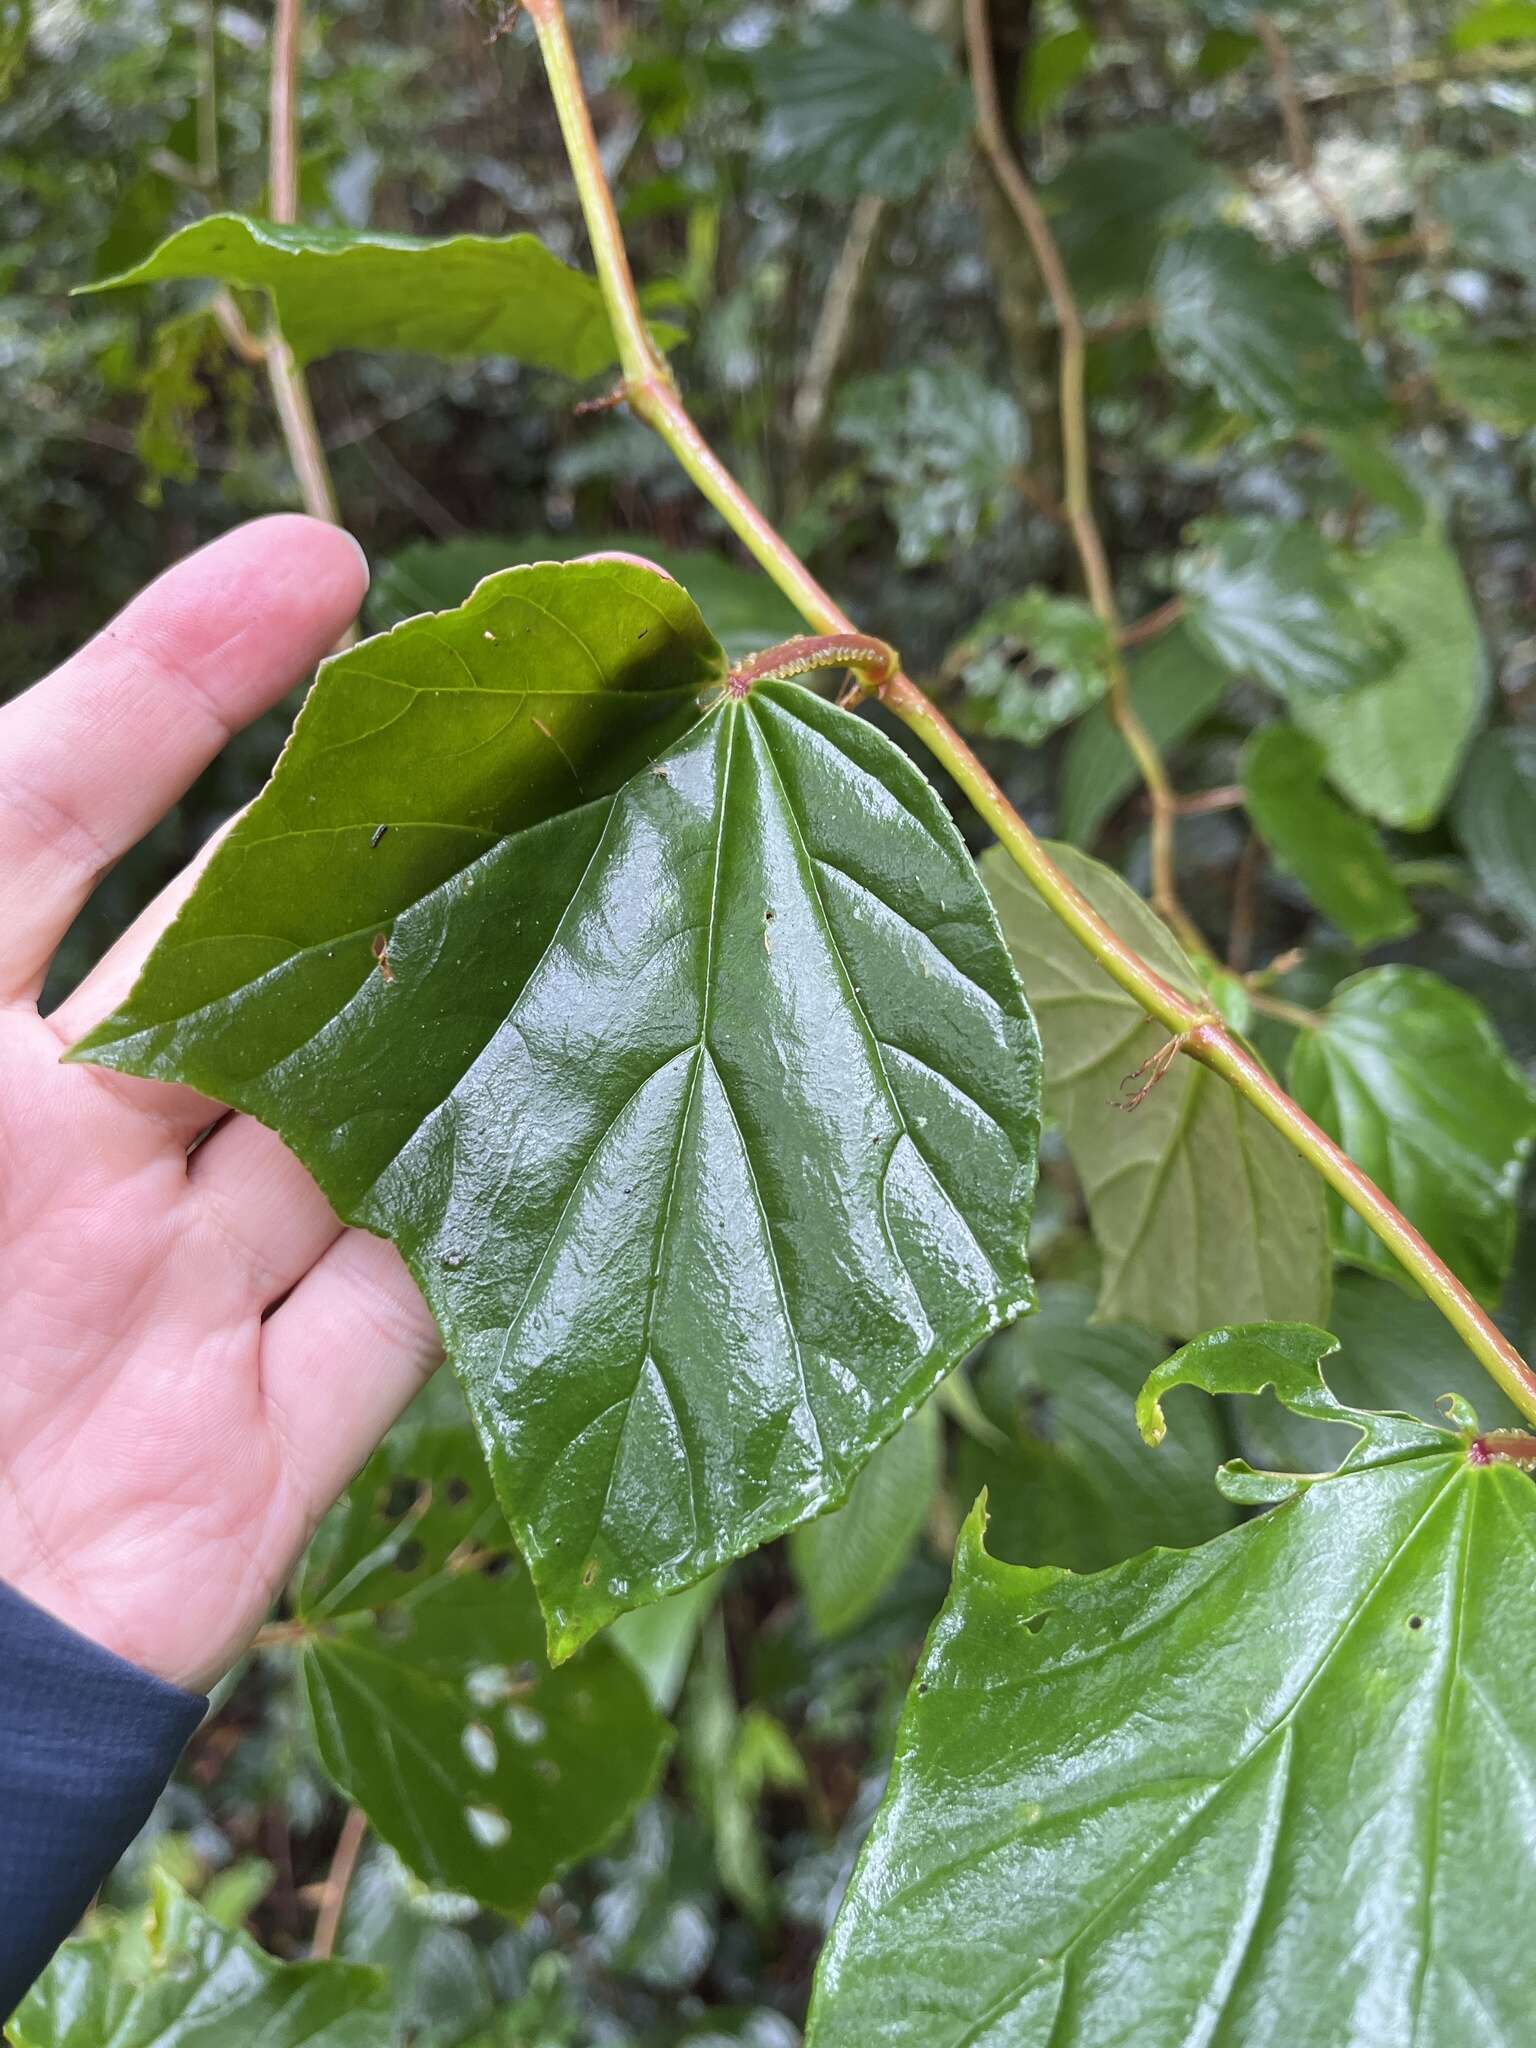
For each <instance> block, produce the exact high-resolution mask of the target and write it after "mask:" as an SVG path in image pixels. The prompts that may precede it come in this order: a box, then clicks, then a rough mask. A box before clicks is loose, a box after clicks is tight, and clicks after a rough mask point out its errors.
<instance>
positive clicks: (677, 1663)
mask: <svg viewBox="0 0 1536 2048" xmlns="http://www.w3.org/2000/svg"><path fill="white" fill-rule="evenodd" d="M877 1455H878V1453H877ZM854 1484H855V1485H857V1484H858V1481H857V1480H855V1482H854ZM723 1585H724V1580H723V1576H722V1574H720V1573H719V1572H716V1573H714V1574H713V1575H712V1576H711V1577H710V1578H707V1579H700V1580H699V1581H698V1583H697V1584H696V1585H692V1586H685V1587H684V1588H683V1590H682V1592H681V1593H670V1594H668V1596H667V1598H666V1599H665V1600H656V1601H653V1602H652V1604H651V1605H650V1606H649V1607H636V1608H632V1609H631V1610H630V1612H629V1613H628V1614H620V1615H618V1616H617V1617H616V1618H615V1619H614V1620H613V1621H611V1622H610V1623H609V1624H608V1632H607V1636H606V1640H607V1641H608V1642H610V1643H612V1644H613V1646H614V1648H615V1649H617V1650H619V1651H621V1652H622V1653H623V1655H624V1656H625V1657H626V1658H628V1660H629V1662H630V1663H631V1664H633V1666H634V1667H635V1669H636V1671H638V1672H639V1674H640V1677H641V1679H642V1680H643V1682H644V1685H645V1689H646V1691H647V1692H648V1693H649V1694H650V1697H651V1702H652V1704H653V1705H654V1706H655V1707H657V1708H658V1709H659V1710H660V1711H661V1712H662V1713H663V1714H669V1713H670V1712H671V1711H672V1709H673V1707H675V1706H676V1704H677V1696H678V1694H679V1693H680V1692H681V1691H682V1689H683V1680H684V1679H685V1678H686V1677H687V1675H688V1662H689V1659H690V1658H691V1657H692V1655H693V1649H694V1644H695V1643H696V1642H697V1641H698V1638H699V1630H700V1629H701V1628H702V1627H703V1626H704V1623H705V1621H706V1620H707V1618H708V1616H709V1612H710V1609H711V1608H712V1607H713V1606H714V1604H715V1602H716V1601H717V1600H718V1599H719V1597H720V1594H721V1591H722V1590H723Z"/></svg>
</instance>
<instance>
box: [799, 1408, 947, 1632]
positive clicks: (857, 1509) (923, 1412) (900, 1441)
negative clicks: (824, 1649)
mask: <svg viewBox="0 0 1536 2048" xmlns="http://www.w3.org/2000/svg"><path fill="white" fill-rule="evenodd" d="M942 1456H943V1432H942V1430H941V1428H940V1426H939V1411H938V1409H937V1407H936V1406H935V1405H934V1403H933V1402H932V1401H928V1402H925V1403H924V1405H923V1406H922V1407H921V1408H919V1409H918V1411H917V1413H916V1414H915V1415H911V1416H909V1417H908V1418H907V1420H906V1421H905V1422H904V1423H903V1424H902V1425H901V1428H900V1429H898V1430H897V1432H896V1434H895V1435H894V1436H893V1437H891V1438H890V1440H889V1441H888V1442H886V1443H883V1444H882V1445H881V1446H880V1448H879V1450H878V1451H876V1453H875V1455H874V1456H873V1457H872V1458H871V1459H870V1461H869V1463H868V1464H867V1465H866V1466H865V1467H864V1470H863V1471H862V1472H861V1473H860V1474H859V1476H858V1478H857V1479H856V1480H855V1481H854V1482H853V1491H852V1492H851V1493H850V1494H849V1496H848V1498H847V1500H846V1501H845V1502H844V1503H843V1505H842V1506H841V1507H840V1508H835V1509H834V1510H833V1512H832V1513H831V1514H830V1515H823V1516H822V1517H821V1519H820V1520H819V1521H816V1522H807V1523H805V1524H804V1526H803V1527H802V1528H799V1529H796V1530H795V1532H794V1533H793V1535H792V1536H791V1537H790V1539H789V1554H790V1559H791V1561H792V1563H793V1564H794V1568H795V1577H796V1578H797V1579H798V1580H799V1582H800V1590H801V1592H802V1593H803V1594H804V1595H805V1604H806V1607H807V1608H808V1610H809V1612H810V1616H811V1620H812V1622H813V1623H814V1624H815V1626H816V1628H817V1629H818V1630H819V1632H820V1633H821V1634H822V1635H824V1636H837V1635H842V1634H843V1633H844V1631H845V1630H847V1629H850V1628H852V1627H854V1625H855V1624H856V1623H857V1622H860V1621H862V1620H863V1618H864V1616H865V1615H866V1614H867V1613H868V1612H869V1610H870V1608H871V1607H873V1606H874V1604H875V1602H876V1601H877V1600H878V1599H879V1598H880V1595H881V1594H882V1593H883V1592H884V1591H885V1589H886V1587H887V1586H888V1585H889V1584H890V1582H891V1580H892V1579H893V1578H895V1576H896V1574H897V1573H898V1572H899V1571H900V1570H901V1568H902V1566H903V1565H904V1564H905V1563H906V1561H907V1558H908V1557H909V1556H910V1554H911V1552H912V1549H913V1546H914V1545H915V1544H916V1543H917V1540H918V1538H919V1537H920V1536H921V1535H922V1533H923V1526H924V1524H925V1523H926V1521H927V1519H928V1510H929V1508H930V1507H931V1506H932V1504H933V1496H934V1494H935V1492H936V1491H937V1489H938V1484H939V1478H940V1464H941V1461H942Z"/></svg>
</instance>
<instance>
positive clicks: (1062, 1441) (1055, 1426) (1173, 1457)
mask: <svg viewBox="0 0 1536 2048" xmlns="http://www.w3.org/2000/svg"><path fill="white" fill-rule="evenodd" d="M1092 1311H1093V1295H1092V1293H1091V1292H1090V1290H1089V1289H1088V1288H1086V1287H1076V1286H1069V1285H1066V1284H1065V1283H1063V1282H1060V1281H1057V1282H1055V1283H1053V1284H1051V1285H1049V1286H1045V1287H1042V1288H1041V1290H1040V1306H1039V1308H1038V1309H1037V1310H1036V1312H1035V1313H1034V1315H1032V1316H1030V1317H1028V1318H1027V1319H1026V1320H1025V1321H1024V1322H1021V1323H1015V1325H1014V1326H1013V1328H1012V1329H1011V1330H1004V1331H1003V1332H1002V1333H1001V1334H1000V1335H999V1336H996V1337H994V1338H993V1339H992V1341H991V1343H990V1344H989V1345H988V1346H987V1348H986V1351H985V1352H984V1353H983V1355H982V1360H981V1364H980V1366H979V1367H978V1368H977V1369H976V1393H977V1398H978V1400H979V1401H980V1403H981V1407H982V1410H983V1413H984V1414H985V1415H986V1417H987V1419H988V1421H989V1422H991V1423H992V1425H993V1428H994V1431H996V1432H998V1433H999V1435H1000V1439H1001V1441H1000V1443H994V1442H992V1441H991V1440H988V1441H985V1442H983V1441H978V1440H977V1439H975V1438H968V1439H967V1440H965V1441H964V1442H963V1443H962V1444H961V1446H960V1449H959V1451H958V1454H957V1458H956V1466H955V1480H954V1487H955V1490H956V1491H957V1492H958V1493H959V1494H960V1496H961V1498H962V1499H964V1500H967V1501H969V1500H974V1499H975V1497H976V1495H977V1494H978V1493H979V1492H981V1491H982V1490H983V1489H985V1490H986V1494H987V1507H988V1511H989V1513H990V1515H991V1523H990V1529H989V1540H990V1543H991V1548H992V1553H993V1555H994V1556H995V1557H1001V1558H1006V1559H1007V1560H1008V1561H1009V1562H1010V1563H1013V1564H1059V1565H1065V1566H1067V1567H1068V1568H1069V1569H1070V1570H1072V1571H1076V1572H1083V1571H1099V1570H1102V1569H1103V1567H1104V1566H1105V1565H1111V1564H1118V1563H1120V1561H1121V1560H1122V1559H1123V1558H1127V1557H1134V1556H1135V1554H1136V1553H1137V1551H1139V1550H1146V1549H1148V1548H1149V1547H1150V1546H1151V1545H1152V1544H1154V1543H1170V1544H1180V1545H1183V1544H1189V1543H1203V1542H1204V1541H1205V1539H1206V1538H1207V1537H1209V1536H1216V1535H1219V1534H1220V1533H1221V1531H1222V1530H1223V1529H1225V1528H1228V1527H1229V1526H1230V1525H1231V1523H1232V1522H1233V1520H1234V1519H1235V1514H1234V1510H1233V1509H1232V1508H1231V1506H1230V1505H1229V1504H1228V1503H1227V1502H1226V1501H1224V1500H1223V1499H1222V1498H1221V1495H1220V1494H1219V1493H1218V1492H1217V1491H1216V1489H1215V1487H1214V1486H1213V1485H1212V1484H1211V1473H1212V1471H1213V1470H1214V1468H1215V1466H1216V1465H1217V1464H1218V1463H1219V1461H1220V1459H1221V1457H1222V1455H1223V1449H1222V1438H1221V1431H1220V1427H1219V1425H1218V1423H1217V1420H1216V1415H1215V1411H1214V1410H1213V1409H1212V1408H1211V1406H1210V1404H1209V1403H1208V1402H1202V1403H1201V1404H1200V1405H1199V1406H1198V1407H1196V1406H1195V1405H1194V1404H1193V1403H1190V1404H1189V1405H1188V1406H1187V1408H1186V1410H1185V1412H1184V1413H1182V1414H1181V1415H1180V1416H1179V1427H1178V1429H1177V1430H1176V1432H1175V1434H1174V1438H1173V1440H1172V1441H1171V1442H1170V1443H1168V1444H1166V1445H1165V1446H1164V1447H1163V1449H1162V1450H1161V1451H1152V1450H1150V1449H1149V1448H1148V1446H1147V1445H1146V1444H1144V1443H1143V1442H1142V1440H1141V1435H1140V1433H1139V1431H1138V1430H1137V1427H1136V1396H1137V1394H1138V1393H1139V1392H1140V1391H1141V1388H1142V1386H1143V1384H1144V1383H1145V1381H1146V1378H1147V1375H1148V1373H1150V1372H1151V1371H1152V1369H1153V1368H1154V1366H1156V1365H1157V1364H1158V1363H1159V1362H1160V1361H1161V1359H1162V1357H1163V1349H1164V1347H1163V1342H1162V1340H1161V1339H1160V1338H1158V1337H1154V1336H1153V1335H1152V1334H1151V1332H1150V1331H1147V1330H1143V1329H1139V1328H1138V1327H1137V1326H1136V1325H1135V1324H1134V1323H1095V1322H1092V1321H1091V1316H1092Z"/></svg>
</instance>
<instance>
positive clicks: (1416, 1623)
mask: <svg viewBox="0 0 1536 2048" xmlns="http://www.w3.org/2000/svg"><path fill="white" fill-rule="evenodd" d="M1408 1626H1409V1627H1410V1628H1422V1627H1423V1626H1424V1617H1423V1615H1422V1614H1410V1615H1409V1617H1408Z"/></svg>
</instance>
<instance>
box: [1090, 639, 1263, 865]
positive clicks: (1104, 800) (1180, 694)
mask: <svg viewBox="0 0 1536 2048" xmlns="http://www.w3.org/2000/svg"><path fill="white" fill-rule="evenodd" d="M1231 680H1232V679H1231V676H1230V675H1229V674H1228V672H1227V669H1226V668H1225V666H1224V665H1223V664H1222V663H1221V662H1219V661H1216V660H1215V659H1213V657H1212V656H1211V655H1209V654H1207V653H1206V651H1205V649H1204V648H1203V647H1201V646H1200V644H1199V643H1198V641H1196V639H1195V638H1194V636H1193V635H1192V634H1191V633H1190V631H1189V629H1188V628H1187V627H1186V626H1184V625H1183V624H1182V623H1181V624H1179V625H1176V626H1174V627H1173V628H1172V629H1171V630H1170V631H1169V632H1167V633H1164V634H1162V635H1161V636H1160V637H1159V638H1158V639H1156V640H1154V641H1153V642H1152V644H1151V645H1150V646H1149V647H1146V648H1144V649H1143V650H1142V651H1141V652H1140V653H1138V654H1136V655H1134V656H1133V657H1132V660H1131V671H1130V689H1131V699H1132V702H1133V703H1134V704H1135V706H1136V711H1137V715H1138V717H1139V718H1140V719H1141V722H1142V724H1143V725H1144V726H1145V727H1146V728H1147V731H1148V732H1149V733H1150V734H1151V735H1152V738H1153V739H1154V740H1155V741H1156V742H1157V745H1158V748H1159V749H1160V750H1161V751H1162V752H1164V753H1167V752H1169V751H1170V750H1171V749H1172V748H1174V747H1176V746H1177V745H1178V743H1179V742H1180V740H1182V739H1184V738H1185V737H1186V736H1187V735H1188V734H1189V733H1192V732H1193V731H1194V730H1195V728H1196V727H1197V726H1198V725H1200V724H1201V723H1202V722H1203V721H1204V720H1205V719H1206V718H1208V717H1209V716H1210V714H1211V712H1213V711H1214V710H1215V709H1216V706H1217V705H1218V704H1219V703H1220V702H1221V700H1222V698H1223V697H1224V696H1225V695H1226V693H1227V690H1228V687H1229V686H1230V683H1231ZM1140 779H1141V776H1140V771H1139V770H1138V768H1137V766H1136V763H1135V761H1134V760H1133V759H1132V758H1131V751H1130V748H1129V747H1127V745H1126V744H1125V741H1124V740H1123V739H1122V737H1121V735H1120V729H1119V727H1118V726H1117V725H1116V724H1115V722H1114V719H1113V718H1112V717H1111V716H1110V712H1109V708H1108V706H1107V705H1098V706H1095V708H1094V709H1093V710H1092V711H1090V712H1089V713H1088V714H1087V716H1086V717H1084V718H1083V719H1081V720H1080V721H1079V722H1078V724H1077V726H1076V727H1075V728H1074V730H1073V733H1072V737H1071V739H1070V740H1069V742H1068V744H1067V751H1066V756H1065V758H1064V760H1063V762H1062V775H1061V788H1060V792H1059V802H1060V806H1061V811H1060V822H1061V835H1062V837H1063V838H1064V839H1070V840H1072V841H1073V842H1074V843H1075V844H1076V845H1078V846H1082V847H1087V846H1091V845H1092V843H1093V841H1094V839H1095V838H1097V836H1098V832H1099V828H1100V826H1101V825H1102V824H1103V823H1104V820H1105V819H1106V818H1107V817H1108V816H1109V814H1110V812H1111V811H1113V810H1115V809H1116V808H1117V807H1118V806H1119V805H1120V804H1121V803H1123V802H1124V801H1125V799H1126V797H1128V796H1129V795H1130V793H1131V791H1132V790H1133V789H1134V788H1135V787H1136V785H1137V783H1138V782H1139V781H1140Z"/></svg>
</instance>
